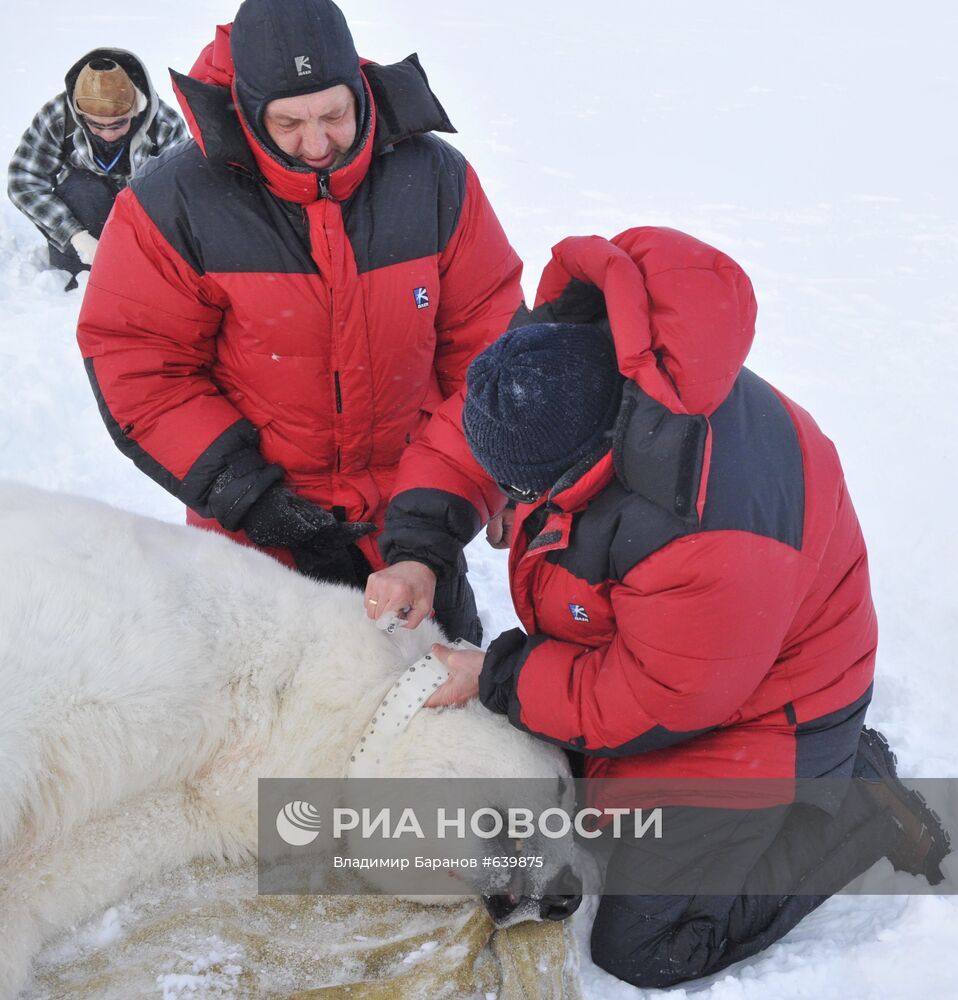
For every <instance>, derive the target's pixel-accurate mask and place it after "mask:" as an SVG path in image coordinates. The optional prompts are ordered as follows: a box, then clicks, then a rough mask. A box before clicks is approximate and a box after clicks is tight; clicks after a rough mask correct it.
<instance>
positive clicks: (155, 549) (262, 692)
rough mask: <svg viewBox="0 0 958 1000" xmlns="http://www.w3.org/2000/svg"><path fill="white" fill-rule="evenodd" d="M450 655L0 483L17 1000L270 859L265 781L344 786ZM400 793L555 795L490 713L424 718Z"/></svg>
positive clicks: (149, 530)
mask: <svg viewBox="0 0 958 1000" xmlns="http://www.w3.org/2000/svg"><path fill="white" fill-rule="evenodd" d="M439 638H441V634H440V632H439V630H438V628H437V627H436V626H435V625H433V624H431V623H425V624H423V625H422V626H421V627H420V628H419V629H417V630H415V631H414V632H409V631H405V630H402V629H400V630H398V631H397V633H396V634H395V635H394V636H387V635H385V634H384V633H382V632H379V631H378V630H377V629H376V628H375V627H373V625H372V624H371V623H369V622H367V620H366V618H365V614H364V612H363V608H362V599H361V595H360V594H359V593H358V592H357V591H354V590H351V589H348V588H345V587H337V586H332V585H321V584H316V583H313V582H311V581H309V580H307V579H305V578H303V577H301V576H299V575H297V574H296V573H294V572H292V571H290V570H288V569H286V568H285V567H283V566H281V565H280V564H279V563H277V562H275V561H274V560H272V559H270V558H269V557H267V556H265V555H263V554H261V553H259V552H255V551H253V550H251V549H246V548H243V547H241V546H238V545H236V544H234V543H233V542H231V541H229V540H228V539H226V538H223V537H221V536H217V535H214V534H211V533H208V532H203V531H198V530H195V529H192V528H187V527H179V526H175V525H169V524H163V523H160V522H157V521H152V520H149V519H146V518H142V517H137V516H134V515H131V514H128V513H123V512H120V511H117V510H114V509H113V508H110V507H108V506H106V505H104V504H101V503H97V502H95V501H91V500H84V499H80V498H76V497H67V496H62V495H58V494H53V493H47V492H43V491H40V490H36V489H32V488H29V487H25V486H20V485H15V484H10V483H0V997H12V996H15V994H16V992H17V990H18V989H20V988H21V986H22V985H23V983H24V981H25V979H26V976H27V975H28V972H29V965H30V961H31V958H32V956H33V954H34V953H35V952H36V950H37V948H38V947H39V946H40V944H41V943H42V942H43V941H44V940H45V939H47V938H48V937H50V936H51V935H53V934H54V933H56V932H57V931H59V930H62V929H63V928H65V927H68V926H70V925H71V924H73V923H75V922H76V921H78V920H81V919H83V918H84V917H86V916H88V915H89V914H91V913H93V912H96V911H97V910H99V909H102V908H103V907H104V906H106V905H108V904H109V903H110V902H112V901H115V900H117V899H118V898H121V897H122V896H123V895H124V894H125V893H127V892H128V891H129V889H130V888H131V887H132V886H133V885H134V884H135V883H137V882H139V881H142V880H145V879H147V878H150V877H152V876H154V875H156V874H159V873H161V872H163V871H166V870H169V869H172V868H174V867H176V866H177V865H179V864H182V863H184V862H186V861H189V860H190V859H192V858H195V857H199V856H208V857H217V858H225V859H230V860H238V859H241V858H243V857H248V856H249V854H250V853H251V852H252V851H254V850H255V846H256V780H257V779H258V778H266V777H339V776H341V775H342V773H343V770H344V766H345V762H346V760H347V759H348V756H349V754H350V752H351V750H352V748H353V746H354V744H355V742H356V740H357V739H358V737H359V735H360V733H361V732H362V730H363V728H364V727H365V726H366V724H367V723H368V721H369V719H370V717H371V716H372V713H373V710H374V709H375V707H376V705H377V704H378V703H379V701H380V700H381V698H382V697H383V695H384V694H385V692H386V691H387V690H388V688H389V687H390V685H391V684H392V682H393V679H394V678H395V676H396V675H397V674H398V673H399V672H400V671H401V670H402V669H403V668H404V667H405V666H406V665H408V664H409V663H410V662H412V661H413V660H415V659H416V658H418V657H419V656H420V655H422V653H423V652H425V650H426V649H427V648H428V647H429V645H430V644H431V643H432V642H434V641H435V640H436V639H439ZM389 773H390V774H393V775H404V776H409V777H411V776H417V777H427V776H428V777H436V776H444V775H445V776H471V777H503V778H505V777H517V776H520V775H521V776H524V777H543V778H546V777H551V778H554V777H556V776H559V775H564V774H565V767H564V763H563V761H562V759H561V755H560V754H558V752H557V751H555V750H553V749H551V748H549V747H546V746H545V745H543V744H539V743H536V742H535V741H534V740H532V739H530V738H528V737H526V736H524V735H523V734H521V733H519V732H518V731H517V730H515V729H514V728H512V727H511V726H509V725H508V723H507V722H506V721H505V720H504V719H502V718H500V717H497V716H493V715H492V714H490V713H489V712H487V711H486V710H485V709H483V708H482V707H481V706H478V705H477V704H475V703H473V704H471V705H469V706H466V707H465V708H463V709H454V710H444V711H430V710H424V711H422V712H420V713H419V714H418V715H417V716H416V717H415V718H414V719H413V721H412V724H411V725H410V727H409V729H408V730H407V732H406V733H405V734H404V736H403V737H401V738H400V739H399V741H398V742H397V744H396V747H395V753H394V755H393V758H392V760H391V761H390V765H389Z"/></svg>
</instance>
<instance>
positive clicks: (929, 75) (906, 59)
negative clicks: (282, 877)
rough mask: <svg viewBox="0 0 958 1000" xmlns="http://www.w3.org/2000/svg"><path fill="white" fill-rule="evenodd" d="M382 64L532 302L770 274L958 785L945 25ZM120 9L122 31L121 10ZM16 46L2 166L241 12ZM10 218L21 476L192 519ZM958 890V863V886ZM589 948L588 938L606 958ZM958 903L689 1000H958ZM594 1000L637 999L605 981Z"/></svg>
mask: <svg viewBox="0 0 958 1000" xmlns="http://www.w3.org/2000/svg"><path fill="white" fill-rule="evenodd" d="M343 6H344V10H345V11H346V14H347V17H349V19H350V21H351V23H352V25H353V28H354V33H355V35H356V39H357V44H358V47H359V49H360V51H361V52H363V53H364V54H366V55H368V56H370V57H372V58H376V59H378V60H380V61H392V60H395V59H398V58H402V57H403V56H405V55H406V54H407V53H408V52H410V51H413V50H416V51H418V52H419V54H420V57H421V59H422V62H423V64H424V65H425V66H426V68H427V70H428V71H429V73H430V79H431V82H432V84H433V86H434V89H435V90H436V91H437V93H438V94H439V95H440V97H441V99H442V101H443V103H444V104H445V106H446V108H447V110H448V111H449V113H450V115H451V117H452V119H453V121H454V122H455V123H456V124H457V125H458V127H459V129H460V133H461V134H460V135H459V136H458V137H457V138H456V142H457V144H458V145H459V146H460V147H461V148H462V149H463V150H464V151H465V153H466V154H467V156H468V157H469V158H470V159H471V161H472V162H473V164H474V165H475V166H476V168H477V170H478V173H479V175H480V177H481V178H482V180H483V183H484V185H485V187H486V189H487V191H488V192H489V194H490V196H491V198H492V200H493V203H494V204H495V206H496V208H497V211H498V213H499V215H500V218H501V219H502V222H503V224H504V226H505V228H506V230H507V232H508V233H509V234H510V236H511V238H512V240H513V242H514V244H515V246H516V248H517V249H518V250H519V252H520V254H521V255H522V257H523V259H524V260H525V261H526V265H527V271H526V289H527V292H528V293H529V294H530V295H531V294H532V293H533V292H534V288H535V283H536V280H537V277H538V273H539V271H540V270H541V267H542V265H543V264H544V262H545V260H546V259H547V255H548V251H549V247H550V246H551V244H552V243H554V242H556V241H557V240H558V239H560V238H561V237H563V236H566V235H570V234H573V233H599V234H602V235H612V234H614V233H616V232H618V231H620V230H622V229H625V228H627V227H629V226H632V225H637V224H662V225H671V226H675V227H677V228H680V229H684V230H687V231H689V232H691V233H693V234H695V235H697V236H699V237H702V238H704V239H706V240H709V241H710V242H712V243H714V244H715V245H717V246H718V247H720V248H721V249H723V250H725V251H727V252H728V253H730V254H731V255H732V256H734V257H736V258H737V259H738V260H739V261H740V262H741V263H742V264H743V265H744V266H745V267H746V269H747V270H748V271H749V272H750V274H751V276H752V278H753V280H754V282H755V286H756V291H757V295H758V299H759V306H760V312H759V330H758V336H757V339H756V345H755V348H754V350H753V352H752V356H751V359H750V362H749V363H750V365H751V367H753V368H754V369H755V370H756V371H758V372H759V373H760V374H761V375H763V376H764V377H766V378H768V379H770V380H771V381H773V382H775V383H776V384H777V385H778V386H779V387H780V388H782V389H783V390H784V391H785V392H787V393H788V394H789V395H791V396H793V397H794V398H796V399H797V400H798V401H799V402H801V403H802V404H803V405H804V406H806V407H807V408H808V409H810V410H811V412H812V413H813V414H814V415H815V416H816V418H817V419H818V420H819V423H820V424H821V425H822V427H823V428H824V430H825V431H826V433H827V434H829V436H830V437H832V439H833V440H834V441H835V442H836V444H837V445H838V448H839V451H840V453H841V455H842V457H843V461H844V464H845V469H846V473H847V476H848V481H849V484H850V489H851V491H852V495H853V496H854V498H855V502H856V505H857V508H858V511H859V514H860V516H861V520H862V523H863V527H864V531H865V535H866V538H867V540H868V543H869V548H870V553H871V566H872V576H873V581H874V587H875V594H876V600H877V603H878V609H879V615H880V621H881V627H882V643H881V655H880V663H879V671H880V676H879V680H878V683H877V685H876V695H875V701H874V704H873V708H872V710H871V715H870V718H871V721H872V722H873V723H874V724H876V725H878V726H880V727H881V728H882V729H884V730H885V731H886V732H887V733H888V735H889V736H890V738H891V740H892V743H893V745H894V746H895V747H896V749H897V750H898V753H899V758H900V761H901V764H902V770H903V771H904V772H905V773H907V774H909V775H921V776H927V777H931V776H945V775H950V776H954V775H958V746H956V741H955V739H954V735H953V723H952V720H951V715H952V713H953V711H954V702H955V694H956V684H955V680H954V672H953V664H954V653H953V650H954V648H955V645H956V643H958V614H956V612H955V600H954V594H953V589H954V584H953V583H952V584H948V582H947V581H948V580H949V579H951V580H954V569H953V567H954V564H955V563H956V561H958V534H956V527H955V519H954V517H953V516H951V515H950V514H949V513H948V508H947V503H948V502H949V501H950V500H952V499H953V497H954V494H955V492H956V486H958V473H956V471H955V470H956V468H958V447H956V443H955V440H956V439H955V435H954V428H955V426H956V423H958V420H956V418H958V408H956V403H955V399H956V392H955V386H956V384H958V288H956V286H955V275H956V273H958V272H956V264H958V212H956V207H958V194H956V191H955V183H954V179H955V176H956V175H958V170H956V167H958V162H956V161H958V140H956V138H955V128H954V120H955V119H954V109H955V107H956V106H958V73H956V71H955V69H954V46H955V40H956V37H958V30H956V29H958V7H955V5H953V4H951V3H949V2H947V0H916V2H914V3H911V4H908V5H902V4H901V3H899V2H895V3H892V2H890V0H870V2H866V0H843V2H842V3H841V4H838V3H835V2H834V0H832V2H830V3H825V2H822V0H806V2H803V3H801V4H799V3H789V2H787V0H779V2H777V3H765V2H762V0H752V2H748V0H727V2H725V3H723V4H714V3H708V2H706V0H678V2H672V3H669V4H663V3H660V2H656V3H653V2H651V0H595V2H593V3H591V4H589V5H585V6H584V5H582V4H579V3H571V2H568V0H551V2H547V0H524V2H523V3H522V4H517V3H514V2H506V0H489V2H487V3H484V4H482V5H478V6H477V5H471V6H462V5H446V4H442V3H439V2H434V0H406V2H405V3H403V4H401V5H399V4H389V3H387V2H385V0H366V2H363V3H360V2H359V0H345V2H344V4H343ZM113 11H115V12H113ZM113 11H108V10H107V8H102V7H101V8H97V11H96V12H95V13H90V12H89V11H87V10H81V9H80V8H78V7H77V6H76V4H75V3H72V2H67V0H43V2H42V3H41V4H39V5H32V6H30V7H24V8H21V9H20V10H18V11H17V12H13V10H12V9H11V8H10V7H8V8H6V9H5V12H4V14H3V15H2V18H3V27H4V31H3V37H4V39H5V41H4V43H3V44H4V47H5V49H6V53H7V55H6V58H5V70H4V74H5V82H6V86H5V88H4V101H3V105H2V110H0V154H2V155H3V156H6V157H8V156H9V154H10V153H11V152H12V150H13V148H14V146H15V144H16V142H17V141H18V139H19V136H20V133H21V132H22V130H23V128H24V127H25V126H26V124H27V123H28V121H29V119H30V118H31V116H32V115H33V114H34V112H35V111H36V110H37V109H38V108H39V106H40V105H41V104H42V103H43V101H45V100H46V99H47V98H49V97H51V96H52V95H53V94H54V93H56V92H57V91H58V89H60V87H61V84H62V75H63V72H64V71H65V69H66V68H67V67H68V66H69V65H70V64H71V63H72V62H73V61H74V60H75V59H76V58H78V57H79V56H80V55H81V54H82V53H83V52H85V51H87V50H88V49H90V48H92V47H94V46H96V45H102V44H110V45H119V46H122V47H126V48H129V49H132V50H133V51H135V52H137V53H138V54H140V55H141V56H142V57H143V58H144V59H145V60H146V61H147V63H148V65H149V66H150V67H151V69H152V71H153V74H154V77H155V78H156V83H157V87H158V89H159V90H160V92H161V94H162V95H163V96H164V97H165V98H166V99H168V100H170V99H171V96H170V88H169V86H168V84H167V81H166V78H165V73H164V67H165V66H167V65H172V66H174V67H176V68H178V69H182V70H185V69H188V67H189V66H190V64H191V63H192V61H193V58H194V56H195V54H196V52H197V51H198V50H199V48H200V47H201V46H202V44H204V43H205V41H207V40H208V38H209V37H210V35H211V29H212V26H213V24H215V23H216V22H218V21H226V20H229V19H230V17H231V16H232V13H233V4H232V2H226V0H216V2H213V0H190V2H187V0H169V2H167V3H165V4H162V5H160V4H146V3H145V2H144V0H129V2H128V3H126V4H125V5H123V6H122V7H114V8H113ZM40 250H41V244H40V240H39V237H38V236H37V235H36V233H35V231H34V230H33V229H32V227H31V226H30V225H29V224H28V223H27V222H26V221H25V220H24V219H23V218H22V217H20V216H19V215H18V214H17V213H16V212H15V211H14V210H13V208H12V207H11V206H10V205H9V204H4V205H3V206H2V207H0V303H2V305H3V309H2V310H0V473H2V475H4V476H8V477H13V478H17V479H22V480H25V481H29V482H32V483H36V484H39V485H43V486H47V487H54V488H59V489H63V490H69V491H73V492H80V493H85V494H89V495H92V496H97V497H100V498H103V499H106V500H109V501H111V502H113V503H115V504H117V505H119V506H122V507H127V508H129V509H132V510H137V511H140V512H143V513H148V514H153V515H155V516H157V517H161V518H166V519H170V520H178V519H180V517H181V511H180V510H179V509H178V505H177V504H176V503H174V502H173V501H172V500H171V499H170V498H168V497H166V496H165V495H163V494H162V492H161V491H160V490H159V488H158V487H156V486H155V485H154V484H153V483H152V482H150V481H149V480H147V479H146V478H145V477H143V476H142V475H141V474H140V473H138V472H137V471H136V470H135V469H134V468H133V466H132V465H131V464H129V463H128V462H127V461H126V460H125V459H124V458H122V457H121V456H120V454H119V452H117V451H116V450H115V449H114V447H113V445H112V444H111V442H110V440H109V438H108V436H107V434H106V432H105V430H104V428H103V426H102V424H101V422H100V418H99V416H98V415H97V413H96V409H95V406H94V404H93V399H92V395H91V393H90V391H89V387H88V385H87V384H86V379H85V376H84V373H83V368H82V366H81V364H80V363H79V358H78V354H77V350H76V346H75V343H74V340H73V331H74V327H75V321H76V313H77V310H78V308H79V302H80V299H79V296H78V295H77V294H75V293H74V294H71V295H64V294H63V293H62V291H61V287H62V284H63V279H62V276H61V275H60V274H58V273H52V272H48V271H44V270H43V269H42V266H41V265H42V259H43V258H42V254H41V252H40ZM471 557H472V563H473V567H474V576H475V579H476V584H477V586H478V588H479V589H480V602H481V605H482V607H483V609H484V617H485V619H486V624H487V631H488V632H490V633H492V634H495V633H496V632H497V631H498V630H499V629H501V628H506V627H509V626H510V625H511V623H512V611H511V607H510V604H509V598H508V594H507V591H506V587H505V572H504V564H503V560H502V558H501V557H500V555H499V554H497V553H493V552H492V551H491V550H488V549H486V548H485V547H484V546H483V544H481V543H479V544H477V545H474V546H473V548H472V550H471ZM952 863H954V862H952ZM587 924H588V921H587V920H585V919H583V920H580V921H579V929H580V931H581V933H582V935H583V941H585V940H586V937H585V935H586V934H587V929H588V928H587ZM956 933H958V903H956V901H955V900H954V899H947V898H939V897H914V898H907V897H880V898H879V897H869V898H855V897H842V898H838V899H834V900H831V901H830V902H829V903H827V904H826V905H825V906H823V907H822V908H821V909H820V910H819V911H818V912H816V913H815V914H813V915H812V916H811V917H810V918H808V919H807V920H806V921H805V922H804V923H803V924H802V925H800V926H799V927H798V928H797V929H796V930H795V931H794V932H793V933H792V934H790V935H789V936H788V938H787V939H786V940H785V941H783V942H782V943H781V944H780V945H778V946H776V947H774V948H772V949H770V950H769V951H768V952H767V953H765V954H764V955H762V956H760V957H758V958H757V959H755V960H753V961H752V962H749V963H746V964H744V965H743V966H740V967H737V968H735V969H733V970H731V971H730V972H728V973H726V974H723V975H721V976H719V977H716V980H715V981H714V982H706V983H702V984H696V985H695V987H693V988H690V989H689V990H688V991H682V990H675V991H673V992H672V993H671V994H670V996H672V997H674V998H679V997H683V996H685V995H686V992H687V993H688V994H689V995H692V994H693V993H698V994H701V993H707V994H708V995H709V996H710V997H713V998H716V1000H740V998H752V997H768V996H775V997H780V998H798V997H808V996H816V997H821V998H828V997H835V998H842V1000H849V998H852V1000H855V998H864V997H869V996H874V995H882V996H884V997H890V998H905V997H908V998H911V997H927V998H949V997H958V987H955V985H954V982H953V980H954V977H953V971H952V969H951V961H950V959H951V953H952V951H953V948H954V942H955V940H956ZM584 974H585V979H586V985H587V989H588V992H589V995H590V997H592V998H594V1000H598V998H600V997H601V998H612V1000H619V998H621V1000H625V998H635V997H638V996H641V994H640V993H639V992H638V991H635V990H633V989H631V988H628V987H625V986H623V985H622V984H620V983H618V982H616V981H614V980H612V979H610V978H609V977H607V976H605V975H604V974H602V973H601V972H599V971H598V970H596V969H594V968H593V967H591V966H590V965H589V964H588V962H587V961H586V962H585V970H584Z"/></svg>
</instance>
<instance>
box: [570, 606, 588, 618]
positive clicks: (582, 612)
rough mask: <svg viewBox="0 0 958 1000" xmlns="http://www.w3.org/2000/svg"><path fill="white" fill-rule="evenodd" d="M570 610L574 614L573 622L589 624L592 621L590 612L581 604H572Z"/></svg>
mask: <svg viewBox="0 0 958 1000" xmlns="http://www.w3.org/2000/svg"><path fill="white" fill-rule="evenodd" d="M569 610H570V611H571V612H572V620H573V621H574V622H588V621H591V620H592V619H591V618H590V617H589V612H588V611H586V609H585V608H584V607H583V606H582V605H581V604H570V605H569Z"/></svg>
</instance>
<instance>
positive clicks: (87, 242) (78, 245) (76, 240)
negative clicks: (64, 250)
mask: <svg viewBox="0 0 958 1000" xmlns="http://www.w3.org/2000/svg"><path fill="white" fill-rule="evenodd" d="M70 242H71V243H72V244H73V249H74V250H76V252H77V257H79V258H80V263H81V264H86V266H87V267H89V266H90V265H91V264H92V263H93V258H94V257H95V256H96V248H97V247H98V246H99V241H98V240H97V238H96V237H95V236H91V235H90V234H89V233H88V232H87V231H86V230H85V229H81V230H80V232H78V233H74V234H73V235H72V236H71V237H70Z"/></svg>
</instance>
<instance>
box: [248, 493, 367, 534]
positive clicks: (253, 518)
mask: <svg viewBox="0 0 958 1000" xmlns="http://www.w3.org/2000/svg"><path fill="white" fill-rule="evenodd" d="M243 528H244V530H245V531H246V534H247V535H249V537H250V539H251V540H252V541H254V542H255V543H256V544H257V545H280V546H285V547H290V548H292V547H298V546H302V545H308V546H309V547H310V548H311V549H317V550H323V549H339V548H343V547H344V546H346V545H351V544H352V543H353V542H355V541H358V540H359V539H360V538H362V537H363V536H364V535H368V534H369V533H370V532H371V531H375V530H376V525H375V524H373V523H371V522H369V521H358V522H354V523H350V522H344V521H337V520H336V518H335V517H334V516H333V515H332V514H331V513H330V512H329V511H328V510H326V509H325V508H323V507H320V506H319V505H318V504H314V503H310V502H309V501H308V500H304V499H303V498H302V497H300V496H297V495H296V494H295V493H291V492H290V491H289V490H287V489H285V488H284V487H282V486H280V485H279V484H278V483H277V484H274V485H273V486H270V488H269V489H268V490H267V491H266V492H265V493H264V494H263V495H262V496H261V497H260V498H259V499H258V500H257V501H256V503H254V504H253V506H252V507H250V509H249V510H248V511H247V513H246V516H245V517H244V518H243Z"/></svg>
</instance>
